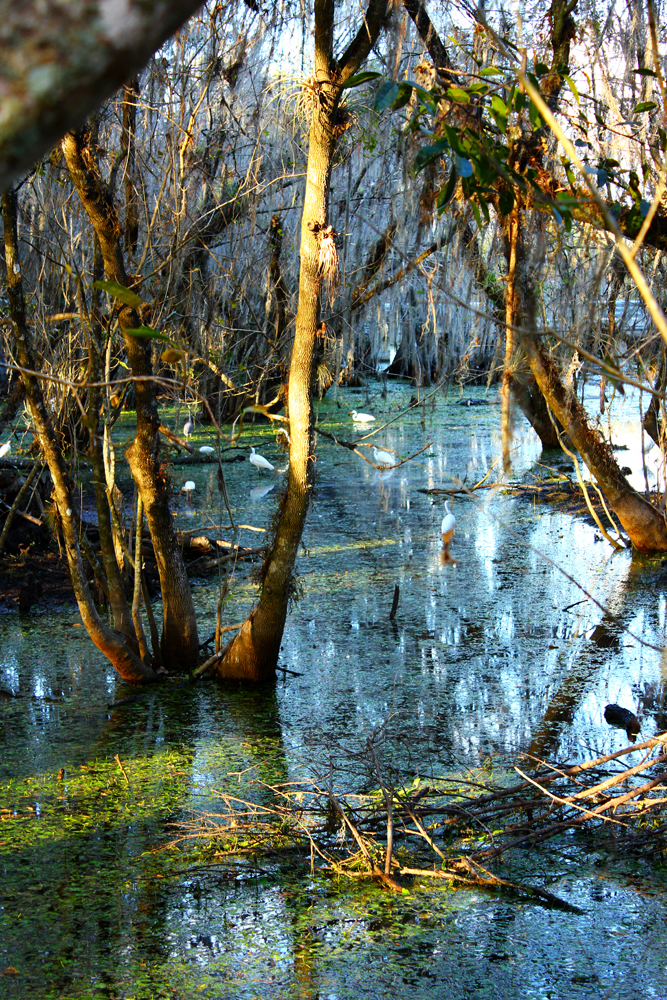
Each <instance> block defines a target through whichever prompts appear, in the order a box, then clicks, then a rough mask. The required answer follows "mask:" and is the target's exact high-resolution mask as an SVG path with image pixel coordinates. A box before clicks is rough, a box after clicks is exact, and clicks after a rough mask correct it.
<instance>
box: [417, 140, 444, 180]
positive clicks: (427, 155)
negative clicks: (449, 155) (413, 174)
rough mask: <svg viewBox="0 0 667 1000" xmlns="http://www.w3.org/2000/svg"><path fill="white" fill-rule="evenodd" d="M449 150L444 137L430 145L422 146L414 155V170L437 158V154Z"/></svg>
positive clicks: (418, 169)
mask: <svg viewBox="0 0 667 1000" xmlns="http://www.w3.org/2000/svg"><path fill="white" fill-rule="evenodd" d="M448 151H449V143H448V142H447V140H446V139H440V140H439V141H438V142H434V143H433V144H432V145H431V146H422V148H421V149H420V150H419V152H418V153H417V155H416V157H415V170H416V171H417V172H419V171H420V170H423V169H424V167H426V166H428V164H429V163H432V162H433V160H437V159H438V157H439V156H442V154H443V153H446V152H448Z"/></svg>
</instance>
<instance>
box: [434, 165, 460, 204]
mask: <svg viewBox="0 0 667 1000" xmlns="http://www.w3.org/2000/svg"><path fill="white" fill-rule="evenodd" d="M457 180H458V174H457V173H456V167H452V169H451V172H450V174H449V179H448V181H447V184H446V185H445V187H444V188H442V189H441V191H440V193H439V194H438V201H437V206H438V210H439V211H440V212H442V211H444V209H445V208H446V207H447V205H448V204H449V203H450V201H451V200H452V197H453V195H454V189H455V188H456V181H457Z"/></svg>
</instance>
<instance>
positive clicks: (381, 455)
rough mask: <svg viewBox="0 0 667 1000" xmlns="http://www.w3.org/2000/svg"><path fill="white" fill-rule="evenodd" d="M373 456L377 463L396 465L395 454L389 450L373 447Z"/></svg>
mask: <svg viewBox="0 0 667 1000" xmlns="http://www.w3.org/2000/svg"><path fill="white" fill-rule="evenodd" d="M373 456H374V458H375V461H376V463H377V464H378V465H397V464H398V463H397V461H396V456H395V455H392V454H391V452H389V451H382V450H381V449H380V448H373Z"/></svg>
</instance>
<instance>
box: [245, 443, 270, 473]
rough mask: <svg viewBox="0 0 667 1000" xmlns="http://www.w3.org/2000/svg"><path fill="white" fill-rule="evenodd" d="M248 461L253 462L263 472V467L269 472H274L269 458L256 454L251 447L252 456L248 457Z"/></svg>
mask: <svg viewBox="0 0 667 1000" xmlns="http://www.w3.org/2000/svg"><path fill="white" fill-rule="evenodd" d="M248 461H249V462H252V464H253V465H254V466H255V468H256V469H257V471H258V472H261V470H262V469H267V470H268V471H269V472H273V466H272V465H271V463H270V462H269V460H268V458H264V456H263V455H256V454H255V449H254V448H251V449H250V457H249V458H248Z"/></svg>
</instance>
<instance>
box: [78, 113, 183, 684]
mask: <svg viewBox="0 0 667 1000" xmlns="http://www.w3.org/2000/svg"><path fill="white" fill-rule="evenodd" d="M62 149H63V153H64V155H65V160H66V162H67V166H68V169H69V172H70V176H71V177H72V181H73V183H74V186H75V188H76V190H77V193H78V194H79V197H80V198H81V202H82V204H83V207H84V209H85V210H86V213H87V214H88V217H89V219H90V221H91V223H92V225H93V228H94V230H95V233H96V235H97V238H98V240H99V243H100V249H101V252H102V258H103V260H104V273H105V276H106V278H107V279H109V280H112V281H116V282H118V283H119V284H121V285H126V284H127V275H126V273H125V263H124V260H123V253H122V250H121V245H120V236H121V229H120V224H119V221H118V216H117V213H116V209H115V206H114V204H113V202H112V200H111V197H110V195H109V192H108V191H107V190H106V188H105V186H104V184H103V182H102V179H101V177H100V175H99V173H98V171H97V168H96V165H95V162H94V160H93V157H92V155H91V152H90V150H89V149H88V148H87V147H86V145H85V143H84V140H83V136H82V135H81V134H80V133H77V134H74V133H73V132H68V133H67V135H66V136H65V137H64V139H63V140H62ZM118 305H119V311H118V322H119V325H120V328H121V331H122V333H123V340H124V343H125V350H126V352H127V358H128V361H129V364H130V369H131V371H132V375H133V376H134V377H135V379H136V381H135V384H134V386H135V396H136V412H137V430H136V434H135V437H134V441H133V442H132V444H131V445H130V446H129V448H128V449H127V451H126V457H127V460H128V462H129V465H130V470H131V472H132V476H133V477H134V481H135V482H136V484H137V487H138V489H139V492H140V494H141V499H142V503H143V505H144V509H145V511H146V520H147V521H148V528H149V530H150V533H151V539H152V541H153V548H154V551H155V558H156V561H157V566H158V572H159V574H160V587H161V590H162V607H163V631H162V641H161V651H162V658H163V661H164V665H165V667H166V668H167V669H168V670H169V669H171V670H187V669H188V668H190V667H193V666H195V665H196V662H197V654H198V650H199V640H198V636H197V620H196V617H195V609H194V604H193V602H192V592H191V590H190V584H189V581H188V577H187V573H186V570H185V565H184V563H183V557H182V553H181V549H180V546H179V544H178V540H177V538H176V532H175V530H174V524H173V517H172V514H171V509H170V503H169V481H168V478H167V476H166V475H165V473H164V470H163V469H162V467H161V463H160V457H159V447H160V438H159V427H160V418H159V415H158V409H157V401H156V398H155V386H154V383H153V381H152V378H153V361H152V349H151V341H150V340H149V341H146V340H145V339H142V338H139V337H134V336H132V334H130V333H128V332H127V331H128V330H130V329H133V328H136V327H139V326H141V325H142V320H141V318H140V317H139V315H138V313H137V312H136V310H135V309H133V308H132V307H130V306H128V305H123V304H122V303H118Z"/></svg>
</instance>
